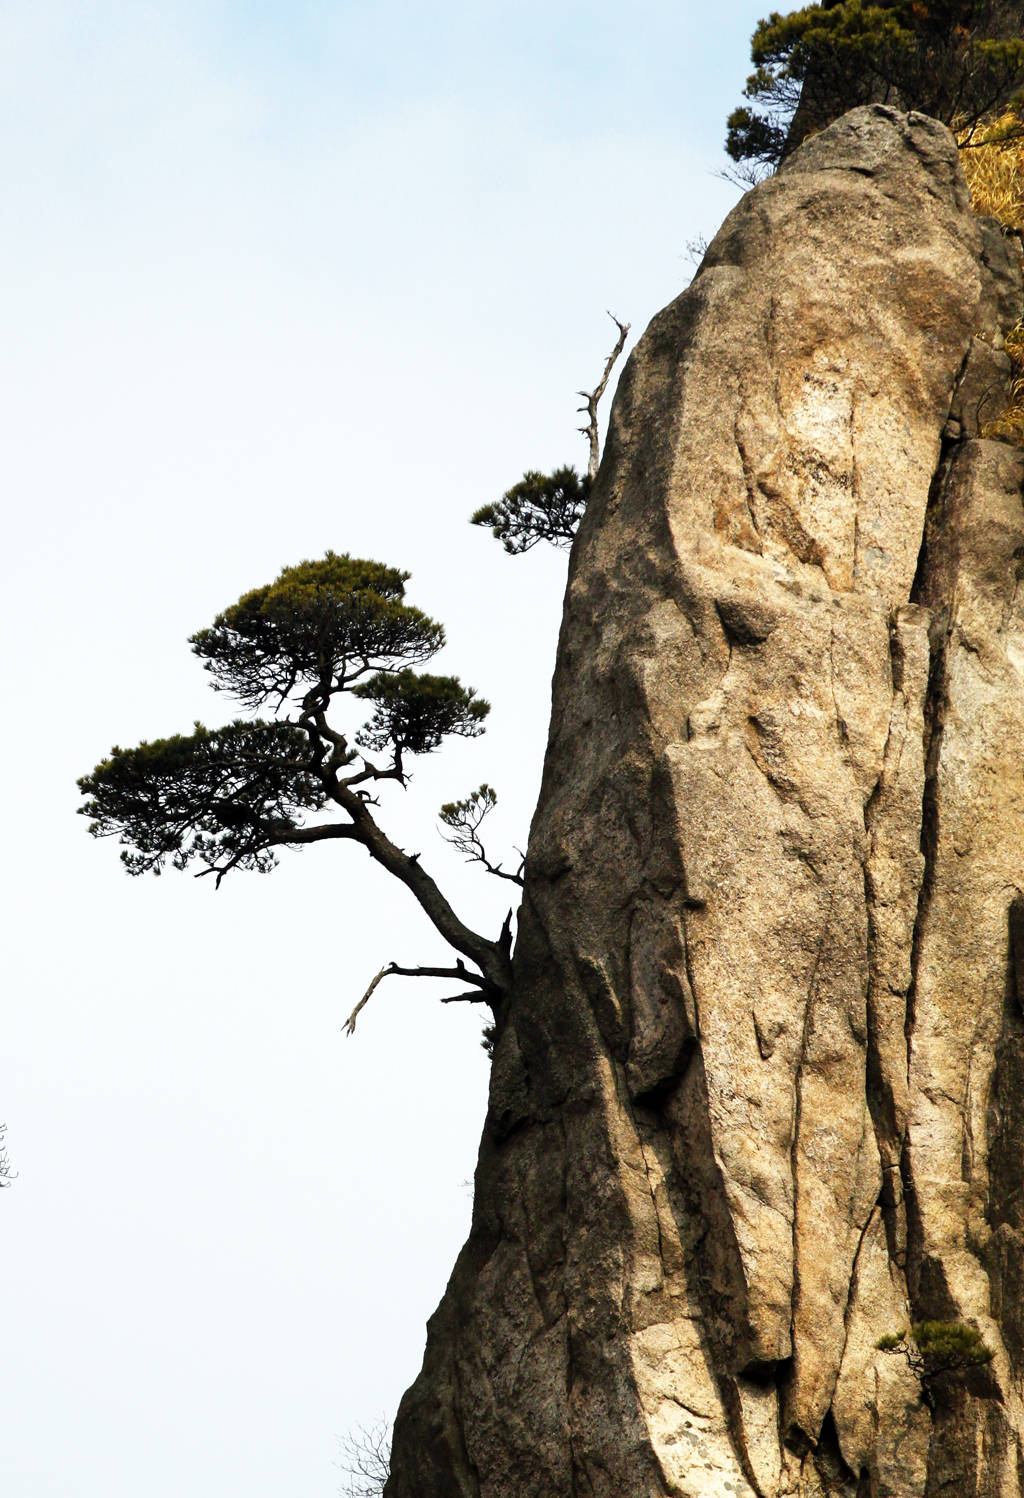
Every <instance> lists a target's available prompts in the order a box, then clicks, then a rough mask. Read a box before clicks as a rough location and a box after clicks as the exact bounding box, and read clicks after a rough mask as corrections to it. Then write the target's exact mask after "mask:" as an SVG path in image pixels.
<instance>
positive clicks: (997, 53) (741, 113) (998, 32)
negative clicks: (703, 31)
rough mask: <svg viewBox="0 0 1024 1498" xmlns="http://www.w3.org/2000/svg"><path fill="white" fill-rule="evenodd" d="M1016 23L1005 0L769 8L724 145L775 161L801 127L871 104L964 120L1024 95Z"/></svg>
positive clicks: (858, 1) (838, 2)
mask: <svg viewBox="0 0 1024 1498" xmlns="http://www.w3.org/2000/svg"><path fill="white" fill-rule="evenodd" d="M1021 29H1022V28H1021V16H1020V7H1019V5H1017V4H1013V3H1011V0H888V3H883V4H866V3H864V0H825V3H824V4H822V5H808V6H804V7H803V8H802V9H800V10H796V11H791V12H790V13H789V14H788V15H780V14H779V13H778V12H773V13H772V14H771V15H770V16H768V17H767V19H766V20H763V21H761V22H760V23H759V24H758V27H757V29H756V31H755V32H754V36H753V40H752V44H751V59H752V61H753V63H754V71H753V73H752V74H751V75H750V77H749V78H748V79H747V85H746V88H745V90H744V94H745V96H746V98H747V99H748V100H750V102H751V104H752V105H753V108H747V107H742V108H740V109H737V110H735V111H734V112H733V113H732V115H730V117H729V121H728V136H727V139H726V150H727V151H728V153H729V155H730V156H731V157H732V158H733V160H734V161H749V162H753V163H756V164H758V165H760V166H762V167H774V166H775V165H776V164H777V163H778V161H779V160H780V158H781V157H782V156H783V154H784V153H785V151H786V150H787V149H790V148H792V147H793V146H795V145H798V144H799V141H800V139H802V138H804V136H806V135H807V134H808V133H811V132H813V131H814V130H818V129H821V128H823V127H824V126H825V125H826V124H828V123H829V122H830V121H831V120H834V119H836V118H838V116H839V115H841V114H843V113H845V111H846V110H848V109H852V108H854V107H855V106H856V105H858V104H868V103H876V102H882V103H890V104H895V105H897V106H898V107H899V108H901V109H917V110H921V111H922V112H923V113H925V114H929V115H932V116H934V117H935V118H936V119H940V120H944V121H945V122H946V123H947V124H950V125H952V124H956V125H957V126H959V127H964V126H967V127H970V126H972V125H974V124H977V123H978V122H980V121H982V120H984V119H986V118H989V117H991V116H993V115H994V114H995V113H997V112H1000V111H1002V110H1005V109H1007V108H1015V107H1017V106H1018V105H1019V104H1020V103H1021V101H1022V99H1024V37H1022V35H1021ZM798 110H799V113H797V111H798ZM794 115H797V121H796V125H797V128H795V129H793V130H792V131H791V126H793V124H794ZM791 135H796V136H797V137H798V138H797V139H792V138H791Z"/></svg>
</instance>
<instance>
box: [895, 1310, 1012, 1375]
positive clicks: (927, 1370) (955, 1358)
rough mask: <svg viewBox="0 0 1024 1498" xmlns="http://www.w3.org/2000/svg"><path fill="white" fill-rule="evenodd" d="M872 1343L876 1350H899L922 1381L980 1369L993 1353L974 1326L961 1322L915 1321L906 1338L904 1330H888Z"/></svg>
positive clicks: (990, 1358)
mask: <svg viewBox="0 0 1024 1498" xmlns="http://www.w3.org/2000/svg"><path fill="white" fill-rule="evenodd" d="M875 1346H876V1347H877V1348H878V1350H879V1352H898V1353H902V1354H903V1356H904V1357H905V1358H906V1360H907V1364H908V1366H909V1367H910V1368H911V1369H912V1371H913V1372H914V1373H916V1374H917V1375H918V1376H919V1377H920V1378H921V1379H922V1380H923V1381H927V1380H929V1379H935V1378H939V1377H941V1376H942V1375H943V1374H947V1373H964V1372H966V1371H967V1369H969V1368H980V1367H981V1366H982V1365H983V1364H985V1363H990V1362H991V1361H992V1358H993V1356H994V1354H993V1352H992V1349H991V1348H990V1347H987V1346H986V1345H985V1340H984V1338H983V1337H982V1335H981V1333H980V1332H979V1331H978V1330H977V1328H976V1327H973V1326H968V1324H967V1323H966V1322H964V1321H915V1322H914V1324H913V1326H912V1327H911V1328H910V1335H909V1337H908V1335H907V1332H906V1330H905V1329H904V1330H902V1331H899V1332H890V1333H889V1334H888V1335H887V1336H884V1337H880V1338H879V1339H878V1341H877V1342H876V1343H875Z"/></svg>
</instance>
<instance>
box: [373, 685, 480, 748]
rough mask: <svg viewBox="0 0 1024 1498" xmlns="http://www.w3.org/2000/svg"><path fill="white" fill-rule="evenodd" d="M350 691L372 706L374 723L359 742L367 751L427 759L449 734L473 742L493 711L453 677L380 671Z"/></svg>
mask: <svg viewBox="0 0 1024 1498" xmlns="http://www.w3.org/2000/svg"><path fill="white" fill-rule="evenodd" d="M353 690H354V694H355V696H356V697H363V698H365V699H366V700H367V701H369V702H372V703H373V704H374V713H373V717H372V718H371V719H370V722H369V723H368V724H367V725H366V727H365V728H364V729H363V730H362V732H361V733H360V734H359V736H358V742H359V743H360V744H363V745H365V746H366V747H367V748H368V749H378V750H382V749H387V748H389V747H393V748H394V749H396V750H398V751H399V752H402V751H408V753H410V754H428V753H429V752H430V750H431V749H436V748H437V747H438V745H439V744H440V743H441V740H442V739H443V738H444V737H445V736H446V735H447V734H457V735H459V736H461V737H462V738H468V739H471V738H476V737H477V736H478V735H479V734H481V733H483V731H484V730H483V720H484V719H485V718H486V717H487V714H488V713H489V712H490V710H491V708H490V704H489V703H487V702H484V701H483V700H482V699H481V698H479V697H477V695H476V693H475V692H474V691H473V689H472V688H471V687H464V686H463V685H462V683H461V682H460V681H459V679H458V677H457V676H429V675H427V674H426V673H423V674H421V675H418V674H417V673H416V672H415V671H396V672H391V673H388V672H384V671H380V672H378V673H377V675H376V676H371V677H370V680H369V681H365V682H361V683H360V684H359V685H358V686H357V687H355V688H354V689H353Z"/></svg>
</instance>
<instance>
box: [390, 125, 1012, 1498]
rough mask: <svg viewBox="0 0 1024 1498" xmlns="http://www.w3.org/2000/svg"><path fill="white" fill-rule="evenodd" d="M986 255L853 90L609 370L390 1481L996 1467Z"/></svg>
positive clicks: (1003, 325)
mask: <svg viewBox="0 0 1024 1498" xmlns="http://www.w3.org/2000/svg"><path fill="white" fill-rule="evenodd" d="M1019 261H1020V256H1019V246H1018V245H1017V244H1016V243H1015V242H1013V241H1010V240H1007V239H1005V238H1004V237H1002V235H1001V233H1000V231H999V228H998V226H997V225H996V224H995V223H993V222H990V221H985V220H979V219H977V218H975V217H974V216H973V215H972V213H971V211H970V203H969V199H968V194H967V190H966V188H965V185H964V182H963V178H962V176H961V174H960V170H959V165H958V159H957V153H956V149H955V146H954V143H953V140H952V138H951V136H950V135H949V133H948V132H947V131H946V130H945V129H944V128H943V127H942V126H940V125H938V124H936V123H935V122H934V121H932V120H929V119H927V118H925V117H923V116H919V115H909V116H903V115H898V114H896V113H894V112H893V111H891V110H888V109H884V108H881V107H871V108H865V109H860V110H856V111H854V112H853V113H852V114H849V115H847V116H846V117H844V118H843V119H842V120H840V121H838V122H837V123H836V124H834V125H833V126H831V127H830V128H829V129H827V130H825V131H823V132H822V133H821V134H820V135H818V136H816V137H814V138H813V139H812V140H810V141H809V142H808V143H807V144H805V145H804V146H803V147H802V148H801V149H800V150H799V151H798V152H796V153H795V154H794V155H793V156H792V157H791V158H790V159H789V160H788V161H787V163H786V164H785V166H784V167H783V169H782V170H781V171H780V172H779V174H778V175H777V176H776V177H774V178H772V179H771V180H770V181H767V182H765V183H763V184H762V185H761V186H759V187H758V188H756V189H755V190H754V191H753V192H752V193H750V194H749V195H748V196H747V197H746V198H745V199H744V201H743V202H742V203H741V204H740V205H739V206H738V207H737V208H736V209H735V211H734V212H733V213H732V214H731V215H730V217H729V218H728V219H727V221H726V223H725V225H724V227H723V228H722V230H721V232H720V233H719V235H718V236H717V238H716V239H715V241H714V243H713V244H712V246H711V248H710V250H709V252H708V255H707V257H706V259H705V261H704V264H703V266H702V267H701V270H700V272H699V274H698V276H697V278H696V279H695V281H694V283H693V285H692V286H691V287H690V289H689V290H688V291H687V292H686V293H685V294H684V295H683V296H681V297H680V298H679V299H678V300H677V301H675V302H674V303H673V304H672V305H671V306H670V307H668V308H667V309H666V310H665V311H664V312H662V313H661V314H660V315H659V316H658V317H656V318H655V319H654V321H653V323H652V324H651V326H650V328H649V329H648V330H647V332H646V334H645V335H644V337H643V339H642V340H641V342H640V344H639V345H638V347H637V349H636V351H635V352H634V354H633V356H632V358H631V360H630V362H629V364H628V366H627V369H626V371H625V373H624V375H623V379H622V382H621V385H620V389H619V392H618V395H617V398H616V402H615V406H614V410H613V413H612V420H611V430H610V434H609V442H608V447H607V452H606V455H605V459H604V462H603V465H602V468H601V473H600V476H599V479H598V481H597V484H596V487H595V491H594V495H593V499H592V501H591V504H590V507H589V509H588V512H587V515H586V517H585V519H584V522H583V525H582V528H581V531H580V535H579V537H578V539H577V542H576V546H575V550H574V554H573V558H572V566H571V573H570V581H569V587H568V593H567V598H566V606H565V618H564V623H563V628H562V636H561V641H560V646H559V655H558V665H557V670H556V675H555V682H554V703H553V715H552V726H551V736H550V745H549V750H548V755H547V761H546V768H545V776H544V784H543V789H542V793H541V799H540V804H539V807H538V810H537V814H536V819H535V822H534V826H533V830H532V834H531V839H530V845H529V857H528V865H527V886H526V893H525V899H524V904H523V909H522V912H521V920H520V934H519V940H518V944H517V950H516V954H515V965H516V981H517V988H516V994H515V999H514V1002H513V1003H512V1004H511V1005H510V1006H509V1010H508V1012H507V1014H505V1015H503V1016H502V1019H501V1025H500V1033H499V1038H498V1042H497V1049H496V1054H495V1059H494V1066H493V1079H492V1088H491V1099H490V1109H489V1113H488V1118H487V1122H486V1127H485V1132H484V1138H483V1143H482V1147H481V1154H480V1163H479V1169H478V1174H477V1183H476V1201H475V1210H474V1222H473V1228H472V1233H471V1236H470V1239H469V1242H468V1243H467V1245H466V1248H465V1249H464V1251H463V1253H462V1255H461V1257H460V1259H459V1261H458V1264H457V1266H456V1268H455V1271H454V1274H453V1276H452V1280H451V1283H450V1285H449V1288H448V1291H447V1293H446V1295H445V1298H444V1300H443V1301H442V1304H441V1306H440V1308H439V1309H438V1311H437V1313H436V1315H435V1316H434V1318H433V1320H432V1321H431V1324H430V1328H429V1333H428V1343H427V1351H426V1357H425V1361H424V1366H423V1371H422V1373H421V1375H420V1377H419V1379H418V1380H417V1382H416V1384H414V1386H413V1388H412V1389H411V1390H410V1391H409V1393H408V1394H407V1395H406V1398H405V1400H404V1401H403V1404H402V1407H401V1411H400V1413H399V1418H398V1421H397V1424H396V1431H395V1445H394V1455H393V1465H392V1475H391V1479H390V1481H389V1484H388V1487H387V1490H386V1491H387V1494H388V1498H665V1495H679V1498H682V1495H688V1498H689V1495H692V1498H726V1495H730V1498H754V1495H759V1498H776V1495H782V1494H793V1495H796V1494H801V1495H804V1494H805V1495H821V1498H824V1495H830V1498H831V1495H840V1494H843V1495H846V1494H849V1495H851V1498H852V1495H855V1494H856V1495H868V1494H870V1495H872V1498H882V1495H885V1498H926V1495H928V1498H930V1495H933V1494H940V1493H943V1494H945V1493H954V1492H955V1493H956V1494H957V1498H967V1495H979V1498H980V1495H987V1498H996V1495H998V1498H1011V1495H1019V1494H1021V1493H1022V1492H1024V1404H1022V1399H1021V1389H1022V1379H1024V590H1022V589H1021V587H1020V580H1021V577H1022V576H1024V504H1022V482H1024V454H1022V453H1021V452H1020V451H1018V450H1017V449H1015V448H1013V447H1010V446H1007V445H1004V444H999V443H996V442H991V441H986V440H984V439H983V438H982V437H981V435H980V434H981V430H982V428H983V425H984V422H985V421H986V420H987V419H991V418H992V417H995V416H996V415H998V414H999V412H1000V410H1001V409H1003V408H1004V407H1005V406H1006V404H1007V401H1008V399H1009V383H1010V375H1011V368H1010V363H1009V360H1008V359H1007V357H1006V355H1005V354H1004V353H1002V352H1001V349H1002V343H1003V335H1004V334H1005V333H1006V332H1007V331H1008V330H1009V329H1010V328H1011V327H1012V326H1014V325H1015V324H1016V323H1017V322H1018V321H1019V320H1020V317H1021V313H1022V286H1021V274H1020V268H1019ZM923 1319H937V1320H945V1321H960V1322H967V1323H969V1324H970V1325H972V1326H974V1327H975V1328H976V1329H977V1330H978V1331H980V1332H981V1333H982V1335H983V1336H984V1338H985V1340H986V1342H987V1343H988V1345H989V1346H990V1347H991V1348H993V1349H994V1351H995V1357H994V1359H993V1361H992V1363H991V1364H989V1365H987V1366H986V1367H983V1368H980V1369H977V1370H974V1371H972V1372H970V1373H966V1374H964V1373H961V1374H957V1375H955V1376H948V1377H946V1378H944V1379H938V1380H935V1381H934V1382H933V1383H932V1384H931V1385H929V1386H926V1387H923V1386H922V1381H921V1379H920V1378H919V1376H918V1375H917V1374H916V1373H915V1372H914V1371H913V1370H912V1369H911V1368H910V1367H909V1366H908V1362H907V1360H906V1359H905V1358H903V1357H900V1356H899V1355H895V1354H892V1353H886V1352H883V1351H879V1350H878V1348H877V1343H878V1341H879V1339H880V1338H881V1337H883V1336H884V1335H886V1334H889V1333H895V1332H899V1331H900V1330H901V1329H902V1328H904V1327H907V1326H908V1325H909V1324H910V1323H911V1322H914V1321H919V1320H923Z"/></svg>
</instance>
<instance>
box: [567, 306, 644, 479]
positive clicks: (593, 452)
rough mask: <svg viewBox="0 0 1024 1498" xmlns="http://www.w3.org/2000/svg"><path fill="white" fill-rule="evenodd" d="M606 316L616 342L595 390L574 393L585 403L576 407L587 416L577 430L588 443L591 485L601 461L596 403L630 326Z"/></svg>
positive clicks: (610, 315)
mask: <svg viewBox="0 0 1024 1498" xmlns="http://www.w3.org/2000/svg"><path fill="white" fill-rule="evenodd" d="M608 316H609V317H610V318H611V320H612V322H613V323H614V324H615V326H616V327H617V328H618V330H619V336H618V339H617V341H616V344H615V347H614V348H613V349H612V351H611V353H610V354H609V355H608V359H607V361H606V363H605V366H604V374H603V375H602V376H601V379H600V382H599V383H598V385H597V386H596V388H595V389H593V390H589V391H588V390H577V392H576V394H577V395H582V397H583V399H584V400H585V401H586V405H585V406H580V407H578V410H579V411H580V413H581V414H582V413H583V412H586V415H587V424H586V426H584V427H580V428H579V430H580V431H581V432H582V433H583V435H584V437H586V438H587V440H588V442H589V443H590V462H589V464H588V465H587V476H588V478H589V479H590V481H591V483H593V481H594V479H595V478H596V477H597V469H598V465H599V464H600V461H601V439H600V437H599V435H598V430H597V407H598V402H599V401H600V399H601V397H602V395H604V393H605V390H606V389H607V388H608V378H609V376H610V375H611V372H612V370H613V368H614V367H615V361H616V359H618V357H619V355H620V354H621V353H622V350H623V348H624V347H625V345H626V338H627V337H628V335H629V329H630V326H631V324H630V323H628V322H619V319H618V318H617V317H616V316H615V313H614V312H609V313H608Z"/></svg>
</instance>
